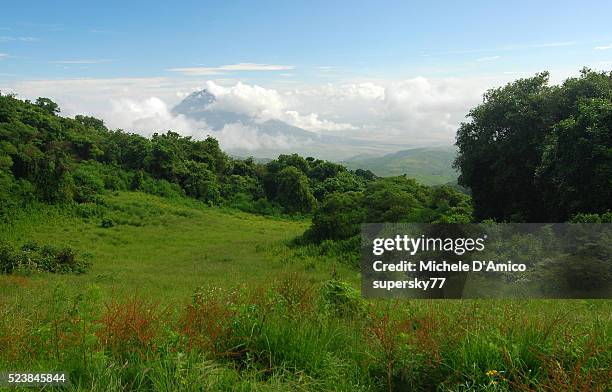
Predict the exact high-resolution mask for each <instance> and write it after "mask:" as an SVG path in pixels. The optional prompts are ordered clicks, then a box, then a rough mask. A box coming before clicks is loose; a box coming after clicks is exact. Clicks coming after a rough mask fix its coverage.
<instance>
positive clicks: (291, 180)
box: [275, 166, 316, 213]
mask: <svg viewBox="0 0 612 392" xmlns="http://www.w3.org/2000/svg"><path fill="white" fill-rule="evenodd" d="M275 182H276V195H277V196H276V200H278V202H279V203H280V204H281V205H282V206H283V207H285V209H286V210H287V211H288V212H301V213H309V212H311V211H312V210H313V209H314V207H315V205H316V200H315V198H314V196H313V195H312V192H311V191H310V185H309V184H308V179H307V177H306V176H305V175H304V174H303V173H302V172H300V171H299V170H298V169H296V168H295V167H292V166H288V167H286V168H284V169H283V170H281V171H280V172H279V173H278V175H277V176H276V179H275Z"/></svg>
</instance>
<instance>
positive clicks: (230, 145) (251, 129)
mask: <svg viewBox="0 0 612 392" xmlns="http://www.w3.org/2000/svg"><path fill="white" fill-rule="evenodd" d="M211 135H212V136H214V137H216V138H217V139H218V140H219V143H220V144H221V146H223V148H225V149H228V150H230V151H232V150H233V151H248V152H255V151H258V150H279V149H281V150H287V151H289V150H291V149H292V148H295V147H297V146H300V145H301V144H303V141H297V140H296V139H295V138H294V137H291V136H288V135H268V134H265V133H261V132H260V131H259V130H258V129H257V126H256V125H255V126H253V125H245V124H242V123H234V124H227V125H226V126H224V127H223V129H221V130H220V131H217V132H212V133H211Z"/></svg>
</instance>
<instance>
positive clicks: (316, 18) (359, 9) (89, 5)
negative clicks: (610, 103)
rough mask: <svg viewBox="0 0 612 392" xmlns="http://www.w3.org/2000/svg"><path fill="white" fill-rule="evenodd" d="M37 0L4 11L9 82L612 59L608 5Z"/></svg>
mask: <svg viewBox="0 0 612 392" xmlns="http://www.w3.org/2000/svg"><path fill="white" fill-rule="evenodd" d="M162 3H163V4H162ZM31 4H32V3H31V2H28V3H24V2H7V4H4V5H3V6H2V12H1V13H0V53H2V54H4V55H5V56H3V59H2V62H1V63H0V70H1V71H0V73H2V74H3V76H2V77H3V78H11V79H27V78H78V77H96V78H97V77H150V76H163V75H173V74H174V75H176V74H181V72H176V71H175V72H172V71H169V70H170V69H176V68H193V67H218V66H223V65H232V64H239V63H257V64H271V65H280V66H285V67H286V68H287V69H285V70H282V69H279V70H278V71H271V72H265V71H249V70H248V67H243V68H244V69H245V70H244V71H231V72H223V73H224V74H231V75H232V77H235V76H237V75H238V74H239V75H238V76H243V77H257V78H260V79H266V78H274V77H278V74H279V73H284V74H288V73H291V74H292V75H291V76H292V77H294V78H298V79H300V80H311V81H316V80H317V79H322V80H326V79H330V78H334V77H338V78H350V77H355V76H363V77H370V78H397V77H400V78H401V77H412V76H417V75H425V76H428V75H432V76H435V75H446V76H460V75H474V74H494V73H497V72H521V71H533V70H538V69H550V68H576V67H580V66H581V65H582V64H586V63H589V64H597V63H598V62H601V63H602V64H605V63H606V62H609V61H612V50H604V49H600V50H596V49H594V48H596V47H606V46H609V45H610V44H612V28H611V27H610V26H611V24H610V20H609V18H610V15H612V3H611V2H609V1H590V2H589V1H587V2H578V1H512V2H510V1H504V2H501V1H466V2H457V1H446V2H441V1H429V2H407V1H401V2H373V1H371V2H359V1H346V2H345V1H321V2H316V1H300V2H298V1H276V2H272V1H249V2H247V1H232V2H230V1H219V2H202V1H186V2H179V1H175V2H157V4H156V3H155V2H151V1H148V2H140V1H120V2H119V1H104V2H83V1H53V2H49V1H39V2H36V4H35V5H31ZM317 67H337V69H341V71H336V72H334V73H333V74H334V75H331V76H330V75H329V74H330V73H331V72H330V69H325V68H324V70H325V71H326V72H320V71H321V69H320V68H317ZM279 68H280V67H279ZM281 71H285V72H281ZM289 71H290V72H289ZM192 72H194V71H192ZM338 73H341V75H338Z"/></svg>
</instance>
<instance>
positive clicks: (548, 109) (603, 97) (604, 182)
mask: <svg viewBox="0 0 612 392" xmlns="http://www.w3.org/2000/svg"><path fill="white" fill-rule="evenodd" d="M611 97H612V73H603V72H594V71H591V70H589V69H584V70H582V72H581V74H580V76H579V77H577V78H570V79H568V80H566V81H565V82H564V83H563V84H562V85H561V86H552V87H551V86H548V73H546V72H544V73H541V74H537V75H536V76H534V77H532V78H527V79H519V80H517V81H515V82H513V83H509V84H508V85H506V86H504V87H501V88H497V89H493V90H489V91H488V92H487V93H486V94H485V95H484V102H483V103H482V104H481V105H479V106H477V107H475V108H474V109H472V110H471V111H470V112H469V114H468V116H469V117H470V121H468V122H465V123H462V124H461V126H460V128H459V130H458V132H457V143H456V144H457V146H458V150H459V152H458V157H457V159H456V161H455V166H456V167H457V168H458V169H460V171H461V175H460V177H459V184H461V185H463V186H466V187H469V188H470V189H471V193H472V197H473V199H474V205H475V215H476V217H477V218H479V219H485V218H493V219H498V220H510V221H528V222H547V221H557V220H564V219H567V218H568V217H569V216H571V214H573V213H575V212H579V211H580V210H581V209H586V210H585V211H587V212H605V210H607V209H610V200H611V199H610V197H608V196H609V192H606V191H602V190H603V189H604V188H608V189H609V187H610V182H609V178H610V177H609V175H606V173H609V172H607V170H609V167H610V155H609V153H606V151H608V150H609V149H610V137H609V132H610V131H609V130H610V124H609V120H608V119H607V110H608V109H606V106H607V105H608V104H609V103H610V100H611ZM581 102H591V103H590V104H589V103H581ZM593 127H595V128H596V129H594V128H593ZM572 143H577V145H576V146H573V147H570V144H572ZM588 143H595V144H594V145H592V148H590V147H586V145H587V144H588ZM566 175H568V176H569V177H568V178H565V179H564V178H563V177H565V176H566ZM587 177H588V178H591V179H592V181H587V182H586V185H579V181H580V180H585V179H586V178H587ZM579 179H580V180H579ZM587 189H588V190H587ZM594 194H596V195H597V196H594ZM570 199H571V200H570ZM603 199H605V200H607V201H604V200H603Z"/></svg>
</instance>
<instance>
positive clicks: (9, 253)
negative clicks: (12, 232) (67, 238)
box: [0, 241, 90, 274]
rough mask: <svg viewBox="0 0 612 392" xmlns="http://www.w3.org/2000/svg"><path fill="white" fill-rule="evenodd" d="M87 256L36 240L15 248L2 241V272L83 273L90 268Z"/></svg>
mask: <svg viewBox="0 0 612 392" xmlns="http://www.w3.org/2000/svg"><path fill="white" fill-rule="evenodd" d="M89 265H90V264H89V262H88V261H87V260H86V257H79V256H78V255H77V254H76V252H75V251H74V250H73V249H72V248H70V247H63V248H56V247H53V246H51V245H43V246H40V245H39V244H37V243H36V242H34V241H29V242H26V243H25V244H23V246H21V248H19V249H15V248H13V247H12V246H11V245H10V244H8V243H6V242H2V243H0V272H1V273H4V274H11V273H14V272H19V273H22V274H30V273H33V272H37V271H45V272H53V273H76V274H82V273H85V272H86V271H87V270H88V269H89Z"/></svg>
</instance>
